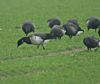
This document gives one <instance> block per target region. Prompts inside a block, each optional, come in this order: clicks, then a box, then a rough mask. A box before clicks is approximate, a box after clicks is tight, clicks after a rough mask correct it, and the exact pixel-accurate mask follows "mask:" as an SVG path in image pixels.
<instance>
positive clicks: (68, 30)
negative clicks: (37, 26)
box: [63, 23, 84, 38]
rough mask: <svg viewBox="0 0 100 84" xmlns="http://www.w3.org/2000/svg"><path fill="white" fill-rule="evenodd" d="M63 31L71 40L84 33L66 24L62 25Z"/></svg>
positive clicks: (74, 26) (73, 25) (76, 27)
mask: <svg viewBox="0 0 100 84" xmlns="http://www.w3.org/2000/svg"><path fill="white" fill-rule="evenodd" d="M63 27H64V29H65V31H66V32H65V35H68V36H69V38H72V36H76V35H79V34H80V33H81V32H84V31H83V30H81V29H79V27H78V26H77V25H75V24H73V23H67V24H64V25H63Z"/></svg>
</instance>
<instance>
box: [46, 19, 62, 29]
mask: <svg viewBox="0 0 100 84" xmlns="http://www.w3.org/2000/svg"><path fill="white" fill-rule="evenodd" d="M47 22H48V26H49V27H50V28H52V27H53V26H54V25H60V24H61V22H60V20H59V19H57V18H51V19H48V21H47Z"/></svg>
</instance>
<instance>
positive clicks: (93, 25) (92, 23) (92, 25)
mask: <svg viewBox="0 0 100 84" xmlns="http://www.w3.org/2000/svg"><path fill="white" fill-rule="evenodd" d="M86 24H87V28H88V30H89V29H95V31H96V29H97V28H98V27H99V25H100V20H99V19H98V18H97V17H89V18H88V19H87V22H86Z"/></svg>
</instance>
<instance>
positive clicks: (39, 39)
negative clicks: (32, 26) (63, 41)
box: [17, 33, 53, 49]
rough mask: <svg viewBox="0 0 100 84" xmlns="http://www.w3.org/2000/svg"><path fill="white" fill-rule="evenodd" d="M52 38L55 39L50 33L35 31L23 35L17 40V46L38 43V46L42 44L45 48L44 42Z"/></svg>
mask: <svg viewBox="0 0 100 84" xmlns="http://www.w3.org/2000/svg"><path fill="white" fill-rule="evenodd" d="M50 39H53V37H52V36H51V34H50V33H34V34H32V35H30V36H28V37H22V38H21V39H19V40H18V42H17V47H19V46H20V45H22V44H23V43H26V44H33V45H37V47H38V48H39V46H40V45H41V46H42V47H43V49H45V47H44V44H45V43H47V42H48V41H49V40H50Z"/></svg>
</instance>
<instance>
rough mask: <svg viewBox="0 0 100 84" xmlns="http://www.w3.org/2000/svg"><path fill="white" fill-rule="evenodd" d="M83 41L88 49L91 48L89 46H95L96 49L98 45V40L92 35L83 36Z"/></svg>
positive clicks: (99, 45) (99, 43)
mask: <svg viewBox="0 0 100 84" xmlns="http://www.w3.org/2000/svg"><path fill="white" fill-rule="evenodd" d="M83 43H84V45H85V46H86V47H87V49H88V50H91V48H96V47H97V48H96V50H97V49H98V48H99V47H100V41H99V40H98V39H97V38H95V37H93V36H90V37H85V38H84V39H83Z"/></svg>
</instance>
